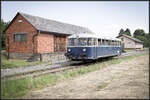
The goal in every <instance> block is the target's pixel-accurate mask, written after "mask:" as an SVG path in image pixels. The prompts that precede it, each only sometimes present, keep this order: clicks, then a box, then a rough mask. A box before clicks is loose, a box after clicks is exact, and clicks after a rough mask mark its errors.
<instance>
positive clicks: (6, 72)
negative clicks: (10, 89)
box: [1, 51, 146, 77]
mask: <svg viewBox="0 0 150 100" xmlns="http://www.w3.org/2000/svg"><path fill="white" fill-rule="evenodd" d="M142 52H146V51H138V52H129V53H123V54H122V55H121V56H122V57H123V56H129V55H134V54H137V53H142ZM70 63H75V62H68V61H60V62H56V63H54V64H52V65H48V64H42V65H35V66H30V67H19V68H12V69H1V77H4V76H11V75H16V74H19V73H29V72H34V71H38V70H47V69H51V68H56V67H63V66H66V65H69V64H70Z"/></svg>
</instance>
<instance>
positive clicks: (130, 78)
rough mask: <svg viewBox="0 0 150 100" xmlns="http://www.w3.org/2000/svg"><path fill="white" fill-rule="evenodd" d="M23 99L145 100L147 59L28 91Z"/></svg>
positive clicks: (147, 81)
mask: <svg viewBox="0 0 150 100" xmlns="http://www.w3.org/2000/svg"><path fill="white" fill-rule="evenodd" d="M23 98H26V99H27V98H33V99H36V98H38V99H39V98H51V99H54V98H55V99H58V98H62V99H72V98H75V99H79V98H81V99H86V98H90V99H95V98H97V99H109V98H111V99H115V98H125V99H127V98H134V99H140V98H141V99H148V98H149V56H148V55H146V56H141V57H138V58H135V59H132V60H130V61H126V62H122V63H120V64H116V65H112V66H109V67H106V68H103V69H101V70H97V71H93V72H90V73H87V74H84V75H82V76H80V77H76V78H74V79H72V80H66V81H64V82H60V83H58V84H56V85H55V86H51V87H47V88H44V89H41V90H36V91H31V92H30V93H28V94H27V95H25V96H24V97H23Z"/></svg>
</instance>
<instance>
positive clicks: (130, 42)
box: [117, 34, 143, 49]
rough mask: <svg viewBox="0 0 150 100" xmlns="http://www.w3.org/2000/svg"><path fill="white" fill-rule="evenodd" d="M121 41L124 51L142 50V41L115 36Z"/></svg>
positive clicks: (125, 36) (124, 36)
mask: <svg viewBox="0 0 150 100" xmlns="http://www.w3.org/2000/svg"><path fill="white" fill-rule="evenodd" d="M117 38H120V39H121V42H122V43H123V47H124V49H143V41H141V40H139V39H136V38H133V37H131V36H128V35H125V34H122V35H120V36H117Z"/></svg>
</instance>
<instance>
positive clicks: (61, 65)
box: [1, 50, 148, 79]
mask: <svg viewBox="0 0 150 100" xmlns="http://www.w3.org/2000/svg"><path fill="white" fill-rule="evenodd" d="M147 51H148V50H143V51H136V52H129V53H123V54H122V55H120V56H116V57H111V58H105V59H103V58H100V59H98V60H94V61H90V62H82V61H66V62H58V63H55V64H54V65H53V67H51V68H50V67H45V69H39V70H33V71H27V72H22V73H16V74H2V75H1V76H2V78H5V79H14V78H15V79H18V78H25V77H37V76H40V75H44V74H48V73H57V72H63V71H65V70H70V69H74V68H80V67H88V66H89V65H92V64H95V63H97V62H104V61H109V60H112V59H119V58H122V57H125V56H131V55H135V54H139V53H145V52H147Z"/></svg>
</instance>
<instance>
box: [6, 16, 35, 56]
mask: <svg viewBox="0 0 150 100" xmlns="http://www.w3.org/2000/svg"><path fill="white" fill-rule="evenodd" d="M20 19H21V20H22V22H21V23H19V22H18V20H20ZM16 32H17V33H18V32H27V42H15V41H14V33H16ZM5 33H6V51H7V52H8V46H9V52H18V53H33V50H32V46H33V45H32V37H33V35H34V34H36V33H37V30H36V29H35V28H34V27H33V26H32V25H31V24H30V23H29V22H28V21H26V20H25V19H24V18H23V17H22V16H21V15H18V16H17V17H16V19H15V20H14V21H13V22H12V24H11V25H10V26H9V27H8V29H7V30H6V31H5ZM8 38H9V44H8Z"/></svg>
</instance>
